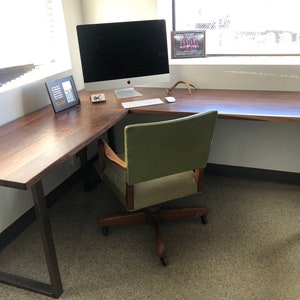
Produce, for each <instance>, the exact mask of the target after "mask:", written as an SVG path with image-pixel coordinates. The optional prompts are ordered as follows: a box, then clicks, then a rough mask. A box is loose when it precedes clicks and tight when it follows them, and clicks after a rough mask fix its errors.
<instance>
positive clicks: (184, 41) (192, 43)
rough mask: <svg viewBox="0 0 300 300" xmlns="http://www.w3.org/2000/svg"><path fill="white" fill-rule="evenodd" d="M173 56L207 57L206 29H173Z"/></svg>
mask: <svg viewBox="0 0 300 300" xmlns="http://www.w3.org/2000/svg"><path fill="white" fill-rule="evenodd" d="M171 45H172V55H171V57H172V58H196V57H205V56H206V53H205V30H186V31H171Z"/></svg>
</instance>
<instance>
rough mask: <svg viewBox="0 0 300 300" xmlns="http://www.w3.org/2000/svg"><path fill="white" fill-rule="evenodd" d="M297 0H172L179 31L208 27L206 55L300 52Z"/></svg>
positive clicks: (206, 28)
mask: <svg viewBox="0 0 300 300" xmlns="http://www.w3.org/2000/svg"><path fill="white" fill-rule="evenodd" d="M298 6H299V5H298V1H297V0H285V1H284V2H282V1H278V0H251V1H237V0H226V1H224V0H210V1H202V0H173V15H174V16H175V20H174V21H175V29H176V31H182V30H205V31H206V54H207V55H300V18H299V9H298Z"/></svg>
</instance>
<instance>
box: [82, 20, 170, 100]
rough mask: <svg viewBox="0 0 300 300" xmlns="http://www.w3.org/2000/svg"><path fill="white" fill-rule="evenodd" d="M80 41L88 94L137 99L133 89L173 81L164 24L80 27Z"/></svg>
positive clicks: (132, 23) (163, 22) (110, 24)
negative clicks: (111, 93)
mask: <svg viewBox="0 0 300 300" xmlns="http://www.w3.org/2000/svg"><path fill="white" fill-rule="evenodd" d="M77 37H78V44H79V50H80V57H81V64H82V72H83V78H84V84H85V89H86V90H89V91H91V90H103V89H122V88H125V89H126V91H127V92H128V90H129V91H132V92H133V94H132V96H134V95H135V94H134V89H133V87H134V86H137V85H145V84H150V85H151V84H153V83H156V82H168V81H169V80H170V77H169V61H168V47H167V35H166V23H165V20H147V21H130V22H117V23H100V24H85V25H78V26H77ZM117 95H118V94H117ZM125 95H126V94H125ZM119 98H123V97H122V94H120V96H119Z"/></svg>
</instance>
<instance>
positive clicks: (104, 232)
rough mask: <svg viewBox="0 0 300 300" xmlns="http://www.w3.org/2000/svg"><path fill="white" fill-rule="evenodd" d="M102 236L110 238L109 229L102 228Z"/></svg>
mask: <svg viewBox="0 0 300 300" xmlns="http://www.w3.org/2000/svg"><path fill="white" fill-rule="evenodd" d="M102 234H103V235H104V236H108V227H102Z"/></svg>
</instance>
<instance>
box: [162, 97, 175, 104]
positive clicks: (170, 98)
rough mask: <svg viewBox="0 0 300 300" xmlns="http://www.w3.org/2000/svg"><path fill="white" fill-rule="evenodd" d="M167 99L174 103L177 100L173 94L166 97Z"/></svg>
mask: <svg viewBox="0 0 300 300" xmlns="http://www.w3.org/2000/svg"><path fill="white" fill-rule="evenodd" d="M165 99H166V101H167V102H169V103H173V102H175V101H176V99H175V98H174V97H171V96H168V97H165Z"/></svg>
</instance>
